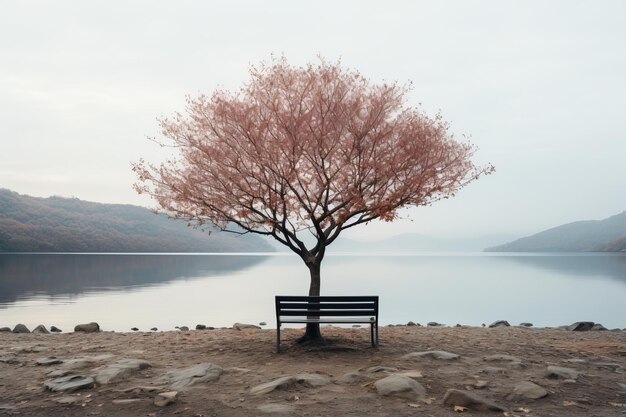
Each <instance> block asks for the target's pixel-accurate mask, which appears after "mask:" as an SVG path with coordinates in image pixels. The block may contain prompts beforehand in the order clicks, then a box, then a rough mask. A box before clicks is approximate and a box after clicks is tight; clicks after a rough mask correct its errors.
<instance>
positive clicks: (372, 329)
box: [370, 323, 376, 347]
mask: <svg viewBox="0 0 626 417" xmlns="http://www.w3.org/2000/svg"><path fill="white" fill-rule="evenodd" d="M370 333H371V336H372V347H376V345H375V344H374V323H372V324H370Z"/></svg>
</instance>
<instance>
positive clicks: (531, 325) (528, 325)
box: [519, 322, 533, 327]
mask: <svg viewBox="0 0 626 417" xmlns="http://www.w3.org/2000/svg"><path fill="white" fill-rule="evenodd" d="M519 325H520V326H522V327H533V324H532V323H527V322H524V323H520V324H519Z"/></svg>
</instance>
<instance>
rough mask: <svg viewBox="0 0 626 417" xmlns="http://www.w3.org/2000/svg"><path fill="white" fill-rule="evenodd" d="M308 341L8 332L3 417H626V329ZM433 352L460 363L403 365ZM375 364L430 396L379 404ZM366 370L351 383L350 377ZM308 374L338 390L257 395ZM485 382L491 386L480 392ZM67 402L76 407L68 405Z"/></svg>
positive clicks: (359, 332)
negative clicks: (210, 368)
mask: <svg viewBox="0 0 626 417" xmlns="http://www.w3.org/2000/svg"><path fill="white" fill-rule="evenodd" d="M301 333H302V331H301V330H298V329H289V330H285V331H284V332H283V336H284V341H283V351H282V352H281V353H280V354H277V353H275V351H274V347H275V331H274V330H253V329H250V330H241V331H239V330H232V329H222V330H203V331H189V332H178V331H170V332H155V333H140V332H138V333H113V332H101V333H94V334H79V333H67V334H56V335H54V334H49V335H44V334H12V333H0V415H20V416H169V415H178V416H220V417H221V416H260V415H293V416H412V415H415V416H434V417H439V416H452V415H457V414H458V413H459V412H462V413H463V414H465V415H475V416H483V415H505V416H533V417H535V416H585V417H591V416H603V417H605V416H626V331H593V332H570V331H566V330H557V329H526V328H519V327H501V328H493V329H489V328H480V327H479V328H476V327H467V328H454V327H452V328H426V327H413V326H412V327H389V328H388V327H385V328H381V329H380V348H379V349H378V350H375V349H372V348H371V347H370V345H369V331H368V330H366V329H352V328H343V329H341V328H336V327H335V328H323V334H324V336H325V337H327V338H329V339H331V340H332V341H333V343H331V344H329V345H326V346H322V347H312V346H308V347H306V346H300V345H297V344H295V343H294V341H295V340H296V338H297V337H298V336H299V335H301ZM427 350H444V351H447V352H452V353H456V354H458V355H460V358H459V359H456V360H438V359H433V358H421V359H414V360H407V359H402V358H401V357H402V356H403V355H405V354H407V353H411V352H417V351H427ZM494 354H506V355H512V356H515V357H517V358H518V359H519V362H515V361H513V362H511V361H502V362H499V363H495V362H488V361H486V360H485V359H484V358H485V357H488V356H489V355H494ZM52 356H54V357H57V358H59V359H61V360H63V361H64V362H63V363H60V364H54V365H48V366H46V365H37V363H36V361H37V360H38V359H40V358H43V357H52ZM2 358H4V359H2ZM80 358H82V359H83V360H82V361H80V360H79V361H76V359H80ZM126 358H133V359H144V360H146V361H147V362H149V363H150V365H151V366H150V367H147V368H145V369H142V370H137V371H135V372H131V373H128V374H125V375H122V376H121V377H120V378H118V379H116V380H114V381H111V382H109V383H107V384H98V383H97V384H96V385H95V386H94V387H92V388H87V389H82V390H79V391H75V392H72V393H63V392H50V391H48V390H45V389H44V383H45V381H47V380H49V379H51V377H50V376H48V374H49V373H50V372H53V371H64V370H66V372H67V369H70V368H71V372H74V373H76V374H80V375H83V376H89V375H91V376H94V375H96V374H97V372H98V370H101V369H103V367H106V366H107V365H110V364H111V363H115V362H116V361H119V360H120V359H126ZM3 360H4V361H3ZM206 362H210V363H213V364H216V365H219V366H220V367H221V368H223V370H224V372H223V373H222V374H221V376H220V377H219V379H218V380H216V381H212V382H200V383H197V384H195V385H192V386H191V387H187V388H184V389H178V390H176V391H177V392H178V394H177V398H176V400H175V402H174V403H173V404H171V405H168V406H165V407H159V406H156V405H155V404H154V399H155V396H156V395H157V394H158V393H159V392H162V391H171V390H172V388H171V387H168V386H167V384H164V383H163V382H162V381H161V380H160V379H159V378H161V377H162V376H163V375H164V374H165V373H166V372H167V371H170V370H172V369H177V368H185V367H189V366H192V365H195V364H199V363H206ZM549 365H556V366H561V367H569V368H574V369H576V370H577V371H579V372H580V375H579V376H578V378H577V379H576V380H563V379H549V378H546V377H545V372H546V367H547V366H549ZM373 366H384V367H389V368H396V369H398V372H401V371H408V370H415V371H418V372H419V373H414V375H413V377H414V379H415V380H416V381H417V382H419V383H420V384H421V385H422V386H423V387H424V388H425V389H426V396H425V397H423V398H421V399H420V398H417V397H416V398H410V397H409V398H401V397H395V396H382V395H379V394H378V392H377V390H376V388H375V385H374V383H375V382H376V381H377V380H379V379H382V378H384V377H386V376H387V375H388V374H389V372H393V371H388V372H384V371H382V372H372V373H368V372H365V370H366V369H368V368H370V367H373ZM359 370H360V372H358V373H357V374H356V376H354V375H355V374H353V377H354V378H353V380H352V381H347V379H346V378H345V377H344V376H345V374H347V373H350V372H357V371H359ZM61 373H62V372H61ZM300 373H318V374H322V375H326V376H328V377H329V379H330V383H328V384H326V385H323V386H319V387H310V386H307V385H306V384H301V383H293V384H290V385H287V386H285V387H281V388H279V389H276V390H274V391H272V392H269V393H266V394H261V395H253V394H251V393H250V389H251V388H252V387H255V386H257V385H258V384H262V383H266V382H269V381H272V380H274V379H276V378H278V377H281V376H285V375H294V374H300ZM420 374H421V376H419V375H420ZM478 381H484V383H483V384H482V385H485V386H484V387H482V388H480V389H479V388H477V387H476V386H477V382H478ZM521 381H532V382H535V383H537V384H538V385H540V386H542V387H544V388H545V389H546V390H547V391H548V393H549V394H548V395H547V396H546V397H544V398H541V399H536V400H530V399H525V398H513V399H510V398H509V397H508V396H509V394H510V393H511V392H512V390H513V387H514V386H515V385H516V384H517V383H519V382H521ZM620 384H625V385H624V386H621V385H620ZM478 385H479V386H480V385H481V384H480V383H479V384H478ZM140 387H144V388H140ZM450 388H455V389H461V390H471V391H473V392H475V393H478V394H479V395H481V396H483V397H485V398H488V399H491V400H493V401H495V402H496V403H497V404H499V405H500V406H502V407H503V408H504V409H505V410H506V411H500V412H494V411H476V410H472V409H471V408H468V409H461V408H457V410H458V411H454V406H453V405H444V404H443V401H442V400H443V397H444V394H445V392H446V390H447V389H450ZM153 389H154V390H153ZM62 398H63V399H62ZM59 399H62V401H70V402H71V404H59V403H58V402H57V401H59ZM120 400H130V401H120Z"/></svg>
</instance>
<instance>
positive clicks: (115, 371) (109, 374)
mask: <svg viewBox="0 0 626 417" xmlns="http://www.w3.org/2000/svg"><path fill="white" fill-rule="evenodd" d="M148 367H150V363H148V362H147V361H144V360H142V359H121V360H119V361H117V362H115V363H112V364H110V365H105V366H103V367H100V368H96V369H94V377H95V379H96V382H97V383H98V384H102V385H104V384H110V383H112V382H117V381H121V380H123V379H126V378H128V377H129V376H130V375H132V374H134V373H136V372H138V371H140V370H141V369H145V368H148Z"/></svg>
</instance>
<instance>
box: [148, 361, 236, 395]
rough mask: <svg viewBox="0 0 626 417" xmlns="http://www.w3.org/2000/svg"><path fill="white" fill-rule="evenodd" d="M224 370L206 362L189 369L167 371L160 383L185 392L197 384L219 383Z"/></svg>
mask: <svg viewBox="0 0 626 417" xmlns="http://www.w3.org/2000/svg"><path fill="white" fill-rule="evenodd" d="M222 372H224V370H223V369H222V367H221V366H218V365H215V364H214V363H210V362H205V363H199V364H197V365H193V366H190V367H187V368H181V369H172V370H171V371H167V373H166V374H165V375H163V377H161V378H160V379H159V381H160V382H164V383H166V384H168V385H169V386H170V387H171V388H172V389H175V390H183V389H185V388H188V387H191V386H192V385H195V384H200V383H203V382H212V381H217V380H218V379H219V378H220V375H222Z"/></svg>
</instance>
